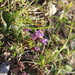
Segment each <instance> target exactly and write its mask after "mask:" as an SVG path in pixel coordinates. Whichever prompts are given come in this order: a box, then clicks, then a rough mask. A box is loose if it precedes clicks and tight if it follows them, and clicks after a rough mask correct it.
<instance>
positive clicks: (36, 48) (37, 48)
mask: <svg viewBox="0 0 75 75" xmlns="http://www.w3.org/2000/svg"><path fill="white" fill-rule="evenodd" d="M31 50H36V51H38V50H40V48H39V47H33V48H31Z"/></svg>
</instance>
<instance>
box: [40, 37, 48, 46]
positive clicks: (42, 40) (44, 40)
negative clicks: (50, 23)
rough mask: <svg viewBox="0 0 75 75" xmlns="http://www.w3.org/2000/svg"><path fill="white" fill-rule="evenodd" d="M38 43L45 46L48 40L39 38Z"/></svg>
mask: <svg viewBox="0 0 75 75" xmlns="http://www.w3.org/2000/svg"><path fill="white" fill-rule="evenodd" d="M39 41H40V42H41V43H42V44H44V45H47V43H46V42H48V39H42V38H39Z"/></svg>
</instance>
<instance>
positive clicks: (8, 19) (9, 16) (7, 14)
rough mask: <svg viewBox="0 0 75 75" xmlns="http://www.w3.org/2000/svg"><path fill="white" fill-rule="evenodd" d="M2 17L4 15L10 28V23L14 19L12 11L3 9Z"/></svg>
mask: <svg viewBox="0 0 75 75" xmlns="http://www.w3.org/2000/svg"><path fill="white" fill-rule="evenodd" d="M2 17H3V19H4V21H5V22H6V24H7V28H9V27H10V25H11V20H12V15H11V13H10V12H7V11H3V13H2Z"/></svg>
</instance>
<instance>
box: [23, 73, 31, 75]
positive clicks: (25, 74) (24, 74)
mask: <svg viewBox="0 0 75 75" xmlns="http://www.w3.org/2000/svg"><path fill="white" fill-rule="evenodd" d="M22 75H30V74H27V73H22Z"/></svg>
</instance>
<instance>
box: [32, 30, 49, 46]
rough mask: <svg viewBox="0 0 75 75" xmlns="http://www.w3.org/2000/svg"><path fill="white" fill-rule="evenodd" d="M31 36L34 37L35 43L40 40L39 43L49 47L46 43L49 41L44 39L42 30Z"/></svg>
mask: <svg viewBox="0 0 75 75" xmlns="http://www.w3.org/2000/svg"><path fill="white" fill-rule="evenodd" d="M31 36H32V40H33V41H34V40H38V41H39V42H41V43H42V44H44V45H47V43H46V42H47V41H48V39H44V38H43V36H44V34H43V33H42V32H41V31H40V30H38V31H35V33H34V34H32V35H31Z"/></svg>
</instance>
